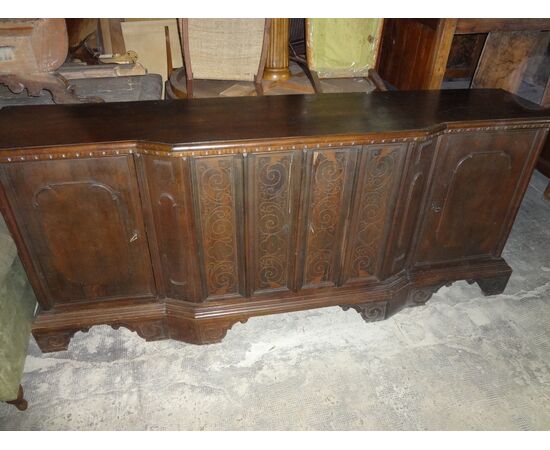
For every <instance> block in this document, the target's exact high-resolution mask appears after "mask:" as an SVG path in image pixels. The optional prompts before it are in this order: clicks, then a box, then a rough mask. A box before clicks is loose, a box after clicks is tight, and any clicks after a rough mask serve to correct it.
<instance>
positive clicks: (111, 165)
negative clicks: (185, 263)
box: [5, 156, 155, 304]
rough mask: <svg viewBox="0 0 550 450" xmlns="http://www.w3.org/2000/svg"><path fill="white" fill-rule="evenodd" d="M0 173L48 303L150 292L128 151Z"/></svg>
mask: <svg viewBox="0 0 550 450" xmlns="http://www.w3.org/2000/svg"><path fill="white" fill-rule="evenodd" d="M5 174H6V179H7V184H8V189H7V191H8V196H9V197H10V198H11V200H12V201H13V205H15V206H16V207H15V208H13V209H14V211H15V214H16V219H17V222H18V226H19V228H20V229H21V230H22V233H23V237H24V239H25V241H26V244H27V246H28V247H29V250H30V251H31V254H32V257H33V261H34V263H35V265H36V266H37V267H36V269H37V271H38V274H39V277H40V279H41V282H42V283H43V287H44V291H45V293H46V296H47V297H48V303H50V304H55V303H71V302H80V301H90V300H109V299H117V298H137V297H150V296H152V295H154V293H155V288H154V280H153V275H152V269H151V260H150V256H149V251H148V247H147V240H146V236H145V231H144V226H143V222H142V213H141V206H140V201H139V193H138V187H137V183H136V179H135V168H134V163H133V159H132V158H131V157H125V156H124V157H123V156H121V157H112V158H99V159H96V158H90V159H82V160H67V161H40V162H26V163H20V164H12V165H9V166H6V168H5Z"/></svg>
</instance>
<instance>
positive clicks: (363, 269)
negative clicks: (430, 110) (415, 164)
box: [340, 144, 407, 283]
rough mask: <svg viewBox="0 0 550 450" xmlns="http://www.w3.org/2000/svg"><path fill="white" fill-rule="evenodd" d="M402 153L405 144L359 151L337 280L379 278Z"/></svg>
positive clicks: (360, 280)
mask: <svg viewBox="0 0 550 450" xmlns="http://www.w3.org/2000/svg"><path fill="white" fill-rule="evenodd" d="M406 153H407V144H375V145H368V146H364V147H363V148H362V150H361V151H360V156H359V158H358V159H359V161H358V168H357V171H356V174H357V175H356V180H355V187H354V198H353V200H352V206H351V212H350V215H349V226H348V228H347V232H346V238H345V246H346V249H345V261H344V267H343V270H342V276H341V281H340V283H363V282H369V281H376V280H380V279H382V278H383V270H382V269H383V265H384V257H385V253H386V250H387V246H388V238H389V232H390V226H391V223H392V217H393V216H394V214H395V205H396V200H397V191H398V188H399V185H400V184H401V173H402V171H403V162H404V160H405V155H406Z"/></svg>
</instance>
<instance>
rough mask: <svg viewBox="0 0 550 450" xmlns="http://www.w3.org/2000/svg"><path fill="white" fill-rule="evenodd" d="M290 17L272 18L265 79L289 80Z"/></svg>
mask: <svg viewBox="0 0 550 450" xmlns="http://www.w3.org/2000/svg"><path fill="white" fill-rule="evenodd" d="M289 24H290V19H271V31H270V33H269V48H268V50H267V60H266V63H265V70H264V80H288V79H289V78H290V70H288V38H289Z"/></svg>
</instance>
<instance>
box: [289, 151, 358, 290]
mask: <svg viewBox="0 0 550 450" xmlns="http://www.w3.org/2000/svg"><path fill="white" fill-rule="evenodd" d="M358 150H359V149H358V148H339V149H321V150H310V151H309V152H308V158H307V170H306V178H305V182H304V186H305V187H304V192H303V195H302V201H301V205H302V208H301V210H302V217H301V222H300V223H301V225H300V239H299V242H300V260H299V265H298V275H299V277H300V278H299V279H298V282H297V285H298V286H299V287H300V286H301V287H304V288H314V287H315V288H316V287H322V286H334V285H337V284H338V280H339V276H340V272H341V258H342V248H343V239H344V233H345V226H346V219H347V217H348V213H349V207H350V200H351V196H352V188H353V177H354V175H355V168H356V161H357V155H358Z"/></svg>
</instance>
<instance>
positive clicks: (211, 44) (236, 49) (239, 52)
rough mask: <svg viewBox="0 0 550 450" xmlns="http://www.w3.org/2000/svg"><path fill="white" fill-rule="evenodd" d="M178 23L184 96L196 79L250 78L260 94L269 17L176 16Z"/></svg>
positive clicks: (243, 79) (261, 91)
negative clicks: (180, 17) (204, 17)
mask: <svg viewBox="0 0 550 450" xmlns="http://www.w3.org/2000/svg"><path fill="white" fill-rule="evenodd" d="M178 24H179V28H180V38H181V47H182V51H183V61H184V69H183V70H184V73H185V78H186V89H187V93H186V96H187V97H188V98H192V97H193V81H194V80H196V79H206V80H235V81H252V82H254V87H255V90H256V93H257V94H258V95H263V89H262V75H263V71H264V68H265V62H266V57H267V49H268V46H269V29H270V26H271V19H178ZM172 90H174V86H173V85H172ZM176 96H178V97H179V95H177V92H176Z"/></svg>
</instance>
